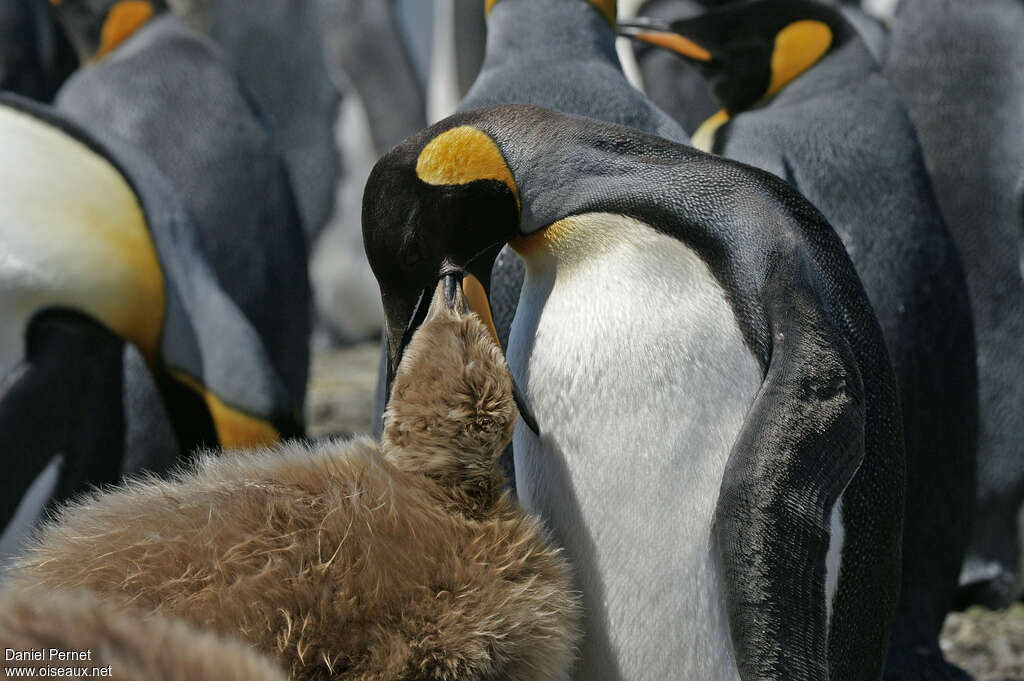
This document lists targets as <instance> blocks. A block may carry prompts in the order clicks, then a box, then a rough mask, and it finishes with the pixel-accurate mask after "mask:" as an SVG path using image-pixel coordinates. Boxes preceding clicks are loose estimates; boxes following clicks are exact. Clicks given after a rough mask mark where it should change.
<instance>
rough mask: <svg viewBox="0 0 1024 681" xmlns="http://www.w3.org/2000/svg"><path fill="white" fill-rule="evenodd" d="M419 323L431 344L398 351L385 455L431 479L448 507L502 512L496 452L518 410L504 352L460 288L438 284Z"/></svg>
mask: <svg viewBox="0 0 1024 681" xmlns="http://www.w3.org/2000/svg"><path fill="white" fill-rule="evenodd" d="M446 295H448V296H450V297H451V300H450V301H449V300H447V299H446ZM421 328H422V329H426V337H428V338H429V339H430V342H429V343H417V342H416V341H415V338H414V340H413V342H412V343H411V344H410V345H409V347H408V348H406V350H405V352H404V354H403V355H402V362H401V364H400V365H399V368H398V371H397V373H396V375H395V380H394V383H393V385H392V388H391V399H390V401H389V402H388V406H387V410H386V411H385V412H384V434H383V436H382V442H383V451H384V456H385V457H387V459H388V461H390V462H391V463H392V464H394V465H395V466H396V467H397V468H400V469H402V470H404V471H410V472H418V473H422V474H424V475H427V476H429V477H431V478H433V479H434V480H436V481H437V482H438V483H439V488H440V489H441V490H442V491H443V492H444V493H445V494H446V495H448V496H450V497H451V498H452V505H451V508H452V510H456V511H462V512H464V513H468V514H470V515H474V516H476V515H484V514H488V513H493V514H497V513H502V512H507V511H508V509H509V508H510V504H509V502H508V501H507V500H504V501H502V503H500V504H499V503H498V501H499V498H500V497H502V496H503V493H504V489H505V487H506V480H505V478H504V476H503V474H502V472H501V470H500V468H499V467H498V456H500V454H501V452H502V450H503V449H504V447H505V445H507V444H508V442H509V440H511V439H512V432H513V430H514V429H515V423H516V417H517V411H516V405H515V401H514V400H513V398H512V378H511V376H510V375H509V371H508V366H507V365H506V364H505V359H504V357H503V356H502V354H501V349H500V348H499V347H498V346H497V344H495V342H494V340H493V337H492V336H491V334H490V332H489V331H488V329H487V328H486V327H485V326H484V325H483V324H481V323H480V319H479V318H478V317H477V316H476V315H475V314H473V313H472V312H470V310H469V307H468V305H467V304H466V299H465V297H464V294H463V292H462V289H461V287H458V286H455V287H449V290H448V292H447V294H446V292H445V286H444V283H442V284H439V285H438V287H437V290H436V291H435V293H434V298H433V300H432V301H431V303H430V309H429V311H428V313H427V316H426V318H425V319H424V321H423V325H422V327H421ZM418 333H419V332H418ZM496 504H497V506H498V508H496Z"/></svg>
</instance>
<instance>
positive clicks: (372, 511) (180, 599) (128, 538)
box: [7, 278, 579, 681]
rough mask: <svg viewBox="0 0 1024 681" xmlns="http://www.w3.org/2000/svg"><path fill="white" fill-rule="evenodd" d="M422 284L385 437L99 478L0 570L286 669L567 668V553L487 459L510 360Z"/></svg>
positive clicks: (349, 674)
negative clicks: (216, 638) (132, 611)
mask: <svg viewBox="0 0 1024 681" xmlns="http://www.w3.org/2000/svg"><path fill="white" fill-rule="evenodd" d="M432 292H433V293H432V296H431V300H430V301H429V302H425V307H426V306H427V305H429V310H425V312H426V313H427V314H426V320H425V322H424V323H423V325H422V327H421V328H420V329H419V330H418V331H417V333H416V335H415V337H414V338H413V339H412V342H411V344H410V345H409V348H408V352H407V353H406V356H405V360H404V361H403V362H402V366H401V367H400V369H399V371H398V375H397V378H396V382H395V394H394V397H393V398H392V400H391V402H390V403H389V405H388V415H387V427H386V429H385V435H384V437H383V439H382V441H381V442H376V441H373V440H370V439H369V438H366V437H363V438H358V439H354V440H350V441H345V442H343V441H335V442H326V443H323V444H321V445H319V446H317V447H315V448H308V447H307V446H306V445H303V444H301V443H298V442H291V443H286V444H284V445H281V446H280V447H278V448H276V449H274V450H265V449H264V450H249V451H246V450H240V451H236V452H232V453H231V455H230V456H221V457H212V456H210V457H204V458H203V459H202V460H201V461H199V462H198V464H197V465H196V466H195V467H194V468H193V469H191V470H184V471H181V472H179V473H178V475H177V476H175V478H174V479H172V480H170V481H157V480H140V481H135V482H133V483H129V484H127V485H125V486H124V487H121V488H119V489H117V490H111V491H109V492H107V493H98V494H95V495H93V496H92V497H91V498H87V499H85V500H83V501H82V502H80V503H78V504H75V505H71V506H68V507H66V508H65V509H64V510H63V511H62V513H61V515H60V518H59V519H58V520H57V521H55V522H53V523H50V524H49V525H47V526H46V527H45V528H44V529H43V531H42V532H41V533H40V534H39V537H38V541H37V542H35V544H34V546H33V548H32V550H30V551H29V552H28V553H27V554H26V555H25V557H24V558H23V559H22V560H20V561H19V562H18V563H17V564H16V565H14V566H13V569H12V570H11V571H10V572H9V573H8V576H7V577H8V582H7V588H9V589H12V590H16V591H21V592H27V593H44V594H45V593H50V592H51V591H53V590H54V589H83V588H84V589H89V590H90V591H92V592H93V593H95V594H96V595H97V597H98V598H99V599H101V600H102V601H103V602H105V603H107V604H109V605H111V606H124V605H128V604H130V605H132V606H135V607H138V608H142V609H143V610H145V611H149V612H159V613H160V614H163V615H167V614H171V615H176V616H178V617H182V618H184V619H186V620H188V621H190V622H191V623H193V624H196V625H199V626H203V627H205V628H207V629H208V630H210V631H211V632H215V633H218V634H221V635H234V636H240V637H242V638H243V639H244V640H246V641H247V642H248V643H249V644H251V645H252V646H253V647H254V648H255V649H257V650H259V651H261V652H263V653H264V654H269V655H273V656H274V657H275V658H276V659H277V660H278V662H280V663H281V664H282V665H283V666H284V667H285V668H286V669H288V671H289V672H290V675H289V678H291V679H293V680H295V681H304V680H305V681H323V680H325V679H337V680H338V681H346V680H347V681H363V680H365V679H378V680H380V681H408V680H410V679H437V680H439V681H464V680H466V679H509V680H510V681H527V680H537V681H560V680H561V679H564V678H565V673H566V671H567V669H568V667H569V665H570V663H571V662H572V658H573V654H574V649H575V643H576V641H577V639H578V629H579V627H578V619H579V604H578V603H577V599H576V597H575V594H573V593H572V592H571V591H570V585H569V568H568V565H567V562H566V560H565V558H564V557H563V556H562V554H561V551H559V550H558V549H556V548H555V547H554V546H552V543H551V540H550V538H549V536H548V534H547V532H546V531H545V529H544V528H543V526H542V525H541V524H540V523H538V522H537V520H536V519H535V518H532V517H530V516H528V515H527V514H525V513H524V512H523V510H522V509H521V508H520V507H519V506H518V505H516V504H515V503H514V502H513V501H512V499H511V497H510V496H509V494H508V493H507V492H506V491H504V487H503V483H502V481H501V474H500V472H499V471H498V468H497V466H496V463H497V458H498V454H499V453H500V452H501V451H502V449H503V448H504V446H505V443H506V442H508V440H509V438H510V437H511V436H512V430H513V427H514V424H515V421H516V407H515V403H514V401H513V399H512V381H511V379H510V377H509V372H508V367H507V365H506V364H505V361H504V358H503V357H502V355H501V351H500V350H499V349H498V347H497V346H496V345H495V343H494V340H493V337H492V336H491V334H490V333H489V331H488V330H487V329H486V327H485V326H484V325H483V324H481V322H480V320H479V319H478V318H477V316H476V315H474V314H472V313H469V312H468V311H467V309H466V304H465V300H464V298H463V295H462V293H461V291H460V290H459V289H458V284H457V283H455V282H454V281H451V282H449V281H448V280H447V278H446V280H445V281H443V282H442V283H440V284H438V283H437V280H436V279H435V285H434V286H432ZM211 509H215V511H214V512H212V513H211ZM97 547H102V549H101V550H97Z"/></svg>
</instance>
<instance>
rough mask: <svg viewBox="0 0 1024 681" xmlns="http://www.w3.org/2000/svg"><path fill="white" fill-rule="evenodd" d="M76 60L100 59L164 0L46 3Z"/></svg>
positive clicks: (54, 0)
mask: <svg viewBox="0 0 1024 681" xmlns="http://www.w3.org/2000/svg"><path fill="white" fill-rule="evenodd" d="M50 3H51V4H52V5H53V6H54V9H55V10H56V12H57V17H58V19H59V20H60V22H61V25H62V26H63V28H64V30H65V31H66V32H67V34H68V37H69V38H70V40H71V43H72V45H73V46H74V48H75V52H76V53H77V54H78V58H79V60H80V61H81V62H82V63H83V64H84V63H86V62H89V61H93V60H96V59H102V58H103V57H105V56H107V55H108V54H110V52H112V51H113V50H114V49H115V48H116V47H117V46H118V45H120V44H121V43H122V42H124V41H125V40H126V39H127V38H128V37H129V36H131V35H132V34H133V33H135V32H136V31H137V30H138V29H139V28H141V27H142V26H143V25H144V24H145V23H146V22H147V21H149V20H150V19H151V18H153V17H154V16H156V15H157V14H159V13H160V12H163V11H165V10H166V9H167V4H166V2H165V0H50Z"/></svg>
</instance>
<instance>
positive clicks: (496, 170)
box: [416, 125, 519, 205]
mask: <svg viewBox="0 0 1024 681" xmlns="http://www.w3.org/2000/svg"><path fill="white" fill-rule="evenodd" d="M416 176H417V177H419V178H420V179H421V180H423V181H424V182H426V183H427V184H433V185H453V184H469V183H470V182H475V181H477V180H498V181H499V182H502V183H504V184H505V185H506V186H507V187H508V188H509V189H511V190H512V194H513V195H514V196H515V197H516V205H518V204H519V188H518V187H517V186H516V181H515V178H514V177H512V171H511V170H509V167H508V164H507V163H506V162H505V157H504V156H502V154H501V150H500V149H498V145H497V144H495V143H494V140H492V139H491V138H490V137H488V136H487V134H486V133H484V132H482V131H480V130H477V129H476V128H474V127H471V126H468V125H462V126H459V127H457V128H452V129H451V130H446V131H445V132H442V133H441V134H440V135H438V136H437V137H435V138H434V139H432V140H430V142H429V143H428V144H427V146H425V147H423V151H421V152H420V155H419V158H417V159H416Z"/></svg>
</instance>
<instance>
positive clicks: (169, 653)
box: [0, 592, 287, 681]
mask: <svg viewBox="0 0 1024 681" xmlns="http://www.w3.org/2000/svg"><path fill="white" fill-rule="evenodd" d="M0 646H2V647H3V648H4V649H5V650H9V651H12V652H11V653H8V654H6V655H5V656H4V661H3V663H2V664H3V669H4V671H5V672H6V674H7V676H14V675H15V674H17V672H15V671H14V670H15V669H19V668H20V669H33V670H36V673H35V674H34V675H35V676H40V675H41V673H40V670H42V669H43V668H48V670H53V669H54V668H61V669H64V670H67V669H69V668H70V669H76V670H81V671H78V672H76V673H73V674H62V676H63V677H64V678H70V679H85V678H95V677H98V676H101V675H102V677H103V678H108V679H114V681H285V679H287V676H285V673H284V672H283V671H282V670H281V669H279V668H278V667H277V666H276V665H275V664H273V663H272V662H271V661H270V660H269V659H268V658H266V657H264V656H263V655H260V654H258V653H256V652H254V651H253V650H252V649H251V648H250V647H249V646H246V645H244V644H242V643H241V642H239V641H235V640H231V639H227V638H223V637H220V636H216V635H215V634H212V633H209V632H204V631H200V630H198V629H196V628H195V627H193V626H192V625H190V624H188V623H186V622H183V621H181V620H178V619H172V618H169V617H160V616H150V617H143V613H141V612H137V611H132V610H124V609H120V608H112V607H110V606H109V605H108V604H106V603H103V602H102V601H100V600H99V599H97V598H96V597H94V596H92V595H91V594H88V593H86V592H78V593H58V594H45V595H41V594H30V595H27V594H17V595H15V594H12V593H7V594H5V595H4V596H3V597H0ZM51 649H57V650H58V651H60V652H61V653H62V654H65V653H76V654H78V653H86V654H87V655H88V657H87V659H81V657H80V656H77V655H76V656H75V657H70V658H68V657H65V659H63V660H61V659H56V658H55V657H51V655H50V650H51ZM33 650H35V651H45V652H44V656H43V657H44V659H35V660H33V659H30V657H31V656H29V658H28V659H27V658H25V657H24V656H23V655H19V654H17V653H24V652H25V651H33ZM18 658H21V659H18ZM94 668H95V669H96V670H98V671H97V672H95V673H94V671H93V670H94Z"/></svg>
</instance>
